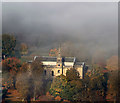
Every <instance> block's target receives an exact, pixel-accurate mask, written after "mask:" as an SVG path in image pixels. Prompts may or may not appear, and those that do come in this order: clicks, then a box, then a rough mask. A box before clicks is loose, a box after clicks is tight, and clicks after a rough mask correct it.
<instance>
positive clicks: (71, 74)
mask: <svg viewBox="0 0 120 103" xmlns="http://www.w3.org/2000/svg"><path fill="white" fill-rule="evenodd" d="M66 78H67V81H72V80H77V79H79V78H80V77H79V72H78V71H77V70H76V69H75V68H71V69H70V70H67V73H66Z"/></svg>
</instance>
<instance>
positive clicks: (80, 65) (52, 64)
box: [34, 48, 85, 79]
mask: <svg viewBox="0 0 120 103" xmlns="http://www.w3.org/2000/svg"><path fill="white" fill-rule="evenodd" d="M36 59H38V60H41V62H42V63H43V65H44V75H45V78H46V79H53V78H54V77H55V76H59V75H61V74H63V75H65V76H66V72H67V70H69V69H70V68H75V69H77V71H78V72H79V76H80V79H83V78H84V69H85V63H84V62H78V61H77V60H76V57H62V56H61V50H60V48H59V51H58V56H56V57H50V56H35V57H34V60H36Z"/></svg>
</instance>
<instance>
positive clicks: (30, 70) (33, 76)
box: [16, 60, 43, 101]
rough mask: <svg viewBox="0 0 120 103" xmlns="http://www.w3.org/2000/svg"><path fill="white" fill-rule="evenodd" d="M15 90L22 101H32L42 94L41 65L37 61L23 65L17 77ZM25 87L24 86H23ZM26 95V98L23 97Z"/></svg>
mask: <svg viewBox="0 0 120 103" xmlns="http://www.w3.org/2000/svg"><path fill="white" fill-rule="evenodd" d="M16 85H17V87H16V88H17V90H18V92H20V93H21V95H22V97H23V99H24V100H27V101H30V100H31V99H32V98H34V100H35V99H36V97H38V96H40V95H41V94H43V89H42V88H43V86H42V85H43V65H42V63H41V62H40V61H39V60H35V61H33V62H32V63H24V64H23V65H22V67H21V71H20V72H19V75H18V76H17V84H16ZM24 85H25V86H24ZM25 95H26V96H25Z"/></svg>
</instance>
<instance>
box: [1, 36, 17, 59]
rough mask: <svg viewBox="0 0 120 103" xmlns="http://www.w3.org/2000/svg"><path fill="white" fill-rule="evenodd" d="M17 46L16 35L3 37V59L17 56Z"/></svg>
mask: <svg viewBox="0 0 120 103" xmlns="http://www.w3.org/2000/svg"><path fill="white" fill-rule="evenodd" d="M15 46H16V38H15V36H14V35H9V34H3V35H2V58H3V59H4V58H5V57H12V56H14V55H15V51H14V48H15Z"/></svg>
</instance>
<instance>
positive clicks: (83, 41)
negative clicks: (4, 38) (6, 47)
mask: <svg viewBox="0 0 120 103" xmlns="http://www.w3.org/2000/svg"><path fill="white" fill-rule="evenodd" d="M2 18H3V19H2V33H3V34H5V33H9V34H14V35H15V36H16V38H17V40H18V43H21V42H25V43H27V45H28V46H29V49H31V48H33V47H34V49H33V51H39V53H38V55H40V54H41V53H42V52H43V51H46V52H49V50H50V49H52V48H57V47H58V46H59V44H62V45H63V46H64V48H70V49H69V51H70V52H71V53H69V52H68V54H70V55H67V56H77V57H78V58H80V59H82V60H85V59H89V58H91V57H94V56H96V57H98V58H99V57H101V56H105V57H106V58H108V57H110V56H112V55H115V54H117V51H118V5H117V3H112V2H111V3H107V2H106V3H105V2H103V3H97V2H93V3H89V2H86V3H82V2H80V3H62V2H61V3H40V2H38V3H3V5H2ZM69 42H70V44H69ZM65 44H66V45H65ZM71 44H72V45H71Z"/></svg>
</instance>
